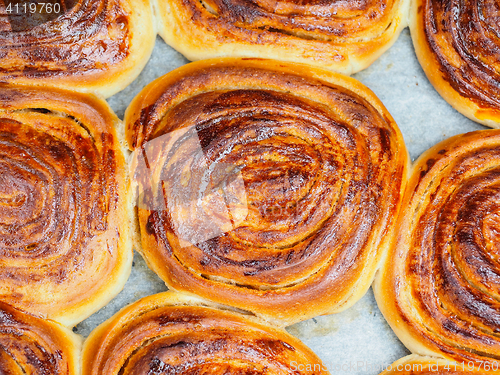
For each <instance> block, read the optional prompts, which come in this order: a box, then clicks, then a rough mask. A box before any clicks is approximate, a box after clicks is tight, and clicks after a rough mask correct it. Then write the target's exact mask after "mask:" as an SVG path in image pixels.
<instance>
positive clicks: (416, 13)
mask: <svg viewBox="0 0 500 375" xmlns="http://www.w3.org/2000/svg"><path fill="white" fill-rule="evenodd" d="M499 12H500V6H499V5H498V3H495V2H491V1H483V0H480V1H455V2H446V1H445V2H442V1H437V0H413V1H412V5H411V10H410V29H411V35H412V39H413V44H414V46H415V51H416V53H417V57H418V60H419V61H420V64H421V65H422V68H423V69H424V71H425V74H426V75H427V77H428V78H429V80H430V82H431V83H432V85H433V86H434V88H435V89H436V90H437V91H438V92H439V94H441V96H442V97H443V98H444V99H445V100H446V101H447V102H448V103H450V104H451V105H452V106H453V107H454V108H455V109H456V110H457V111H459V112H460V113H462V114H463V115H465V116H467V117H468V118H470V119H471V120H474V121H477V122H479V123H481V124H483V125H486V126H489V127H493V128H498V127H500V90H499V89H498V88H499V86H500V60H499V58H498V56H499V54H500V42H499V39H498V35H499V34H498V33H499V30H500V29H499V26H498V14H499Z"/></svg>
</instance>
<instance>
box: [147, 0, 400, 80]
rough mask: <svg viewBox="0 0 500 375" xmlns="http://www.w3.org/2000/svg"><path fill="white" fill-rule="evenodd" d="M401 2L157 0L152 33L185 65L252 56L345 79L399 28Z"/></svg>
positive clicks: (381, 49) (385, 45)
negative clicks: (181, 57)
mask: <svg viewBox="0 0 500 375" xmlns="http://www.w3.org/2000/svg"><path fill="white" fill-rule="evenodd" d="M408 7H409V0H375V1H357V2H354V1H331V2H322V1H307V2H304V1H295V0H291V1H267V0H255V1H251V2H242V1H239V0H231V1H221V0H203V1H198V0H168V1H167V0H157V1H156V9H157V11H156V13H157V15H158V17H159V19H160V25H159V31H160V35H161V36H162V37H163V39H164V40H165V41H166V42H167V44H169V45H171V46H172V47H174V48H175V49H176V50H178V51H179V52H181V53H182V54H183V55H184V56H186V57H187V58H188V59H189V60H201V59H207V58H216V57H254V58H255V57H257V58H268V59H276V60H283V61H291V62H298V63H307V64H310V65H313V66H317V67H321V68H326V69H329V70H333V71H336V72H340V73H344V74H352V73H355V72H357V71H360V70H362V69H364V68H366V67H368V66H369V65H370V64H371V63H372V62H373V61H375V60H376V59H377V58H378V57H379V56H380V55H382V53H384V52H385V51H386V50H387V49H388V48H389V47H390V46H391V45H392V44H393V43H394V42H395V41H396V39H397V37H398V36H399V33H400V32H401V30H403V29H404V28H405V27H406V26H407V13H408Z"/></svg>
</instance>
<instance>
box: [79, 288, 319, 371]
mask: <svg viewBox="0 0 500 375" xmlns="http://www.w3.org/2000/svg"><path fill="white" fill-rule="evenodd" d="M101 374H106V375H118V374H119V375H141V374H144V375H146V374H147V375H153V374H179V375H181V374H252V375H257V374H269V375H278V374H283V375H285V374H297V375H300V374H308V375H313V374H317V375H320V374H324V375H328V371H327V370H326V366H325V365H324V364H322V362H321V360H320V359H319V358H318V357H317V356H316V355H315V354H314V353H313V352H312V351H311V350H310V349H309V348H307V347H306V346H305V345H304V344H302V343H301V342H300V341H299V340H298V339H296V338H295V337H293V336H291V335H289V334H288V333H287V332H286V331H285V330H283V329H280V328H272V327H269V326H266V325H263V324H262V323H261V322H260V321H259V320H258V319H256V318H255V317H253V316H244V315H242V314H240V313H237V312H235V311H231V310H227V309H223V308H221V307H220V306H216V305H214V304H207V303H205V302H202V301H201V300H198V299H194V298H188V297H186V296H182V295H180V294H177V293H173V292H166V293H161V294H156V295H153V296H149V297H146V298H143V299H141V300H139V301H137V302H136V303H134V304H132V305H130V306H128V307H126V308H124V309H123V310H121V311H120V312H119V313H117V314H116V315H115V316H113V317H112V318H110V319H109V320H108V321H106V322H104V323H103V324H101V325H100V326H99V327H97V328H96V329H95V330H94V331H93V332H92V333H91V334H90V336H89V337H88V339H87V341H86V342H85V345H84V350H83V375H101Z"/></svg>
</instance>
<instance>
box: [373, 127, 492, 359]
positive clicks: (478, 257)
mask: <svg viewBox="0 0 500 375" xmlns="http://www.w3.org/2000/svg"><path fill="white" fill-rule="evenodd" d="M499 165H500V132H499V131H482V132H475V133H469V134H465V135H460V136H457V137H454V138H452V139H450V140H447V141H445V142H442V143H441V144H438V145H437V146H435V147H434V148H432V149H431V150H429V151H428V152H426V153H425V154H424V155H423V156H422V157H421V158H420V159H419V161H418V162H417V164H416V165H415V167H414V171H413V175H412V177H411V180H410V184H409V186H408V190H407V194H406V197H405V201H404V203H403V207H406V209H405V210H404V211H403V212H402V215H401V218H400V220H399V226H398V232H399V235H398V237H397V245H396V247H395V248H394V249H393V252H392V254H391V255H390V257H389V258H388V259H389V261H388V262H387V265H386V268H385V270H384V272H383V273H381V274H380V278H379V280H378V281H377V285H378V287H377V288H376V294H377V299H378V301H379V305H380V306H381V309H382V310H383V312H384V315H385V316H386V318H387V319H388V320H389V323H390V324H391V326H393V328H395V330H396V333H397V334H398V335H399V336H400V338H401V339H402V341H403V342H404V343H405V344H406V345H407V346H408V347H409V348H410V349H411V350H413V351H415V352H417V353H422V352H423V353H433V354H438V355H440V356H444V357H446V358H453V359H457V360H458V361H463V360H465V361H469V360H477V361H480V360H481V361H484V360H490V361H498V360H500V331H499V328H498V327H499V323H500V288H499V286H500V263H499V255H500V251H499V250H500V248H499V247H498V244H499V240H500V216H499V208H500V167H499Z"/></svg>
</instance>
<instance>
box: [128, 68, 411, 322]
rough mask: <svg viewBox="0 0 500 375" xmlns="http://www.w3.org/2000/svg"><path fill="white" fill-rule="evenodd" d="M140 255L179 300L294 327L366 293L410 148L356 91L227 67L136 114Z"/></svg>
mask: <svg viewBox="0 0 500 375" xmlns="http://www.w3.org/2000/svg"><path fill="white" fill-rule="evenodd" d="M126 126H127V138H128V141H129V144H130V145H131V146H132V148H133V149H134V150H135V156H136V157H135V162H134V166H133V174H134V179H135V189H136V192H137V194H138V209H137V212H138V220H139V226H140V237H141V239H140V240H138V246H137V247H138V248H140V249H142V250H141V252H142V254H143V255H144V257H145V259H146V261H147V262H148V264H149V266H150V267H151V268H152V269H153V270H154V271H155V272H156V273H158V274H159V275H160V277H161V278H162V279H163V280H164V281H165V282H166V283H167V285H168V286H169V287H171V288H173V289H176V290H179V291H184V292H188V293H192V294H196V295H199V296H202V297H204V298H207V299H210V300H213V301H216V302H219V303H225V304H229V305H232V306H235V307H238V308H241V309H246V310H250V311H252V312H255V313H256V314H258V315H260V316H263V317H266V318H267V319H273V320H277V321H280V322H281V323H285V324H290V323H293V322H297V321H300V320H304V319H308V318H310V317H313V316H316V315H319V314H326V313H331V312H337V311H341V310H343V309H345V308H347V307H349V306H350V305H352V304H353V303H354V302H355V301H357V300H358V299H359V298H360V297H361V296H362V295H363V294H364V293H365V292H366V290H367V289H368V287H369V285H370V283H371V281H372V279H373V275H374V273H375V270H376V269H377V267H378V264H379V262H380V259H381V257H382V256H383V254H384V253H385V249H386V245H387V238H388V233H390V232H391V230H392V223H393V218H394V216H395V213H396V212H397V210H398V205H399V201H400V198H401V194H400V192H401V189H402V188H403V185H404V181H405V173H406V165H407V152H406V149H405V146H404V143H403V139H402V136H401V134H400V132H399V130H398V128H397V126H396V124H395V123H394V121H393V120H392V118H391V117H390V115H389V113H388V112H387V110H386V109H385V108H384V107H383V105H382V104H381V103H380V101H379V100H378V99H377V98H376V97H375V96H374V95H373V94H372V93H371V92H370V91H369V90H368V89H367V88H366V87H364V86H362V85H361V84H360V83H358V82H357V81H355V80H353V79H349V78H346V77H344V76H340V75H338V74H335V73H329V72H326V71H323V70H318V69H314V68H310V67H306V66H303V65H295V64H286V63H280V62H274V61H266V60H239V59H221V60H208V61H204V62H198V63H193V64H189V65H187V66H185V67H182V68H180V69H178V70H176V71H174V72H172V73H170V74H168V75H166V76H164V77H162V78H160V79H158V80H157V81H155V82H153V83H152V84H150V85H149V86H147V87H146V88H145V89H144V90H143V91H142V92H141V93H140V94H139V95H138V96H137V97H136V99H135V100H134V101H133V102H132V104H131V106H130V107H129V108H128V110H127V113H126Z"/></svg>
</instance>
